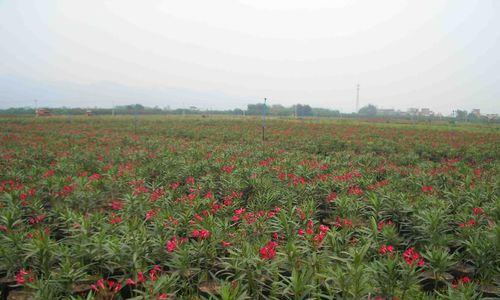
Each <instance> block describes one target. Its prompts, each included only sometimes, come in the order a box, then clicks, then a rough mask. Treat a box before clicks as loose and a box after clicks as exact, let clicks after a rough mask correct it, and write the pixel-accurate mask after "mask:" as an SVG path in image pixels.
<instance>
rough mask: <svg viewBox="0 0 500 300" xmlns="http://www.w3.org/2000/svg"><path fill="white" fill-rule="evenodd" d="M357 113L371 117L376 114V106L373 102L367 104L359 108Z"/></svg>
mask: <svg viewBox="0 0 500 300" xmlns="http://www.w3.org/2000/svg"><path fill="white" fill-rule="evenodd" d="M358 114H360V115H362V116H369V117H373V116H375V115H376V114H377V108H376V107H375V105H373V104H368V105H367V106H363V107H362V108H361V109H360V110H359V112H358Z"/></svg>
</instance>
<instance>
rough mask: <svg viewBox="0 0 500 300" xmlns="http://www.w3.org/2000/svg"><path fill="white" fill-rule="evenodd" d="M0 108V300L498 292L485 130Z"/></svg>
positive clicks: (494, 148) (492, 161)
mask: <svg viewBox="0 0 500 300" xmlns="http://www.w3.org/2000/svg"><path fill="white" fill-rule="evenodd" d="M260 126H261V120H260V119H258V118H229V117H210V118H201V117H164V116H163V117H155V116H149V117H139V118H138V119H134V118H133V117H73V118H72V119H68V118H66V117H50V118H27V117H17V118H1V119H0V128H1V130H0V170H1V171H0V293H1V296H0V299H211V298H213V299H268V298H269V299H321V298H322V299H480V298H488V297H489V298H495V297H500V294H499V284H500V277H499V274H500V251H499V247H500V227H499V224H498V221H499V219H500V201H499V199H498V196H499V182H500V172H499V171H500V162H499V159H500V130H499V127H498V126H496V127H495V126H484V125H483V126H479V125H460V124H458V125H450V124H439V125H428V124H418V125H411V124H392V123H368V122H361V121H346V120H317V119H305V120H285V119H270V120H268V122H267V128H266V138H265V142H264V143H263V142H262V137H261V134H262V132H261V127H260Z"/></svg>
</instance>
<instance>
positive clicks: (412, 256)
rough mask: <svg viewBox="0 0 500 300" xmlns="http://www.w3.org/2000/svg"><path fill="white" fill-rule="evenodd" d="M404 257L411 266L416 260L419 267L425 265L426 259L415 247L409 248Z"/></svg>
mask: <svg viewBox="0 0 500 300" xmlns="http://www.w3.org/2000/svg"><path fill="white" fill-rule="evenodd" d="M403 258H404V259H405V261H406V263H407V264H408V265H409V266H412V265H414V263H415V262H417V265H418V266H419V267H422V266H423V265H424V260H423V259H422V258H421V257H420V254H419V253H418V252H417V251H415V249H414V248H413V247H412V248H408V249H407V250H406V251H405V252H404V253H403Z"/></svg>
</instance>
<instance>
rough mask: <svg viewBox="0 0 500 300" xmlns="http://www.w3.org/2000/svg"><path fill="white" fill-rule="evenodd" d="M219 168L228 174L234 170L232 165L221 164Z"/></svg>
mask: <svg viewBox="0 0 500 300" xmlns="http://www.w3.org/2000/svg"><path fill="white" fill-rule="evenodd" d="M221 170H222V171H224V172H226V173H228V174H231V173H232V172H233V171H234V166H223V167H222V168H221Z"/></svg>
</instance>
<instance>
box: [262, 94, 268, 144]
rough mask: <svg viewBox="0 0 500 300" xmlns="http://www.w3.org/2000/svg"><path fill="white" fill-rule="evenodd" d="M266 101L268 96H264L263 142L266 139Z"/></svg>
mask: <svg viewBox="0 0 500 300" xmlns="http://www.w3.org/2000/svg"><path fill="white" fill-rule="evenodd" d="M266 102H267V98H264V107H263V108H262V142H264V141H265V140H266V134H265V131H266Z"/></svg>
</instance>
